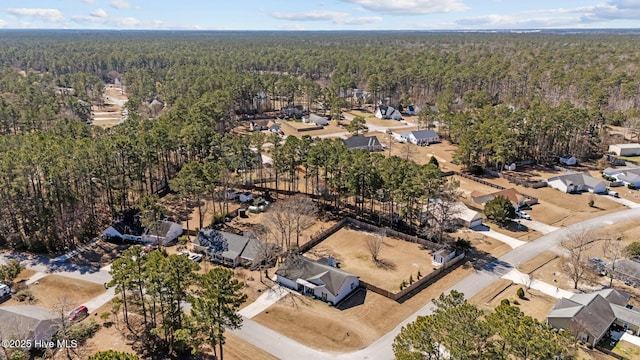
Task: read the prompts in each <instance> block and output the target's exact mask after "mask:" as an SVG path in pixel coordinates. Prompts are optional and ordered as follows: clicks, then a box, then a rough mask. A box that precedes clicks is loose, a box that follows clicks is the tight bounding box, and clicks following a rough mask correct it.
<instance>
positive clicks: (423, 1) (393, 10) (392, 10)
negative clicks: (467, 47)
mask: <svg viewBox="0 0 640 360" xmlns="http://www.w3.org/2000/svg"><path fill="white" fill-rule="evenodd" d="M341 1H343V2H348V3H352V4H358V5H360V6H362V7H363V8H365V9H367V10H370V11H374V12H377V13H381V14H389V15H425V14H434V13H448V12H455V11H464V10H468V9H469V7H468V6H466V5H465V4H464V3H463V2H462V1H461V0H392V1H389V0H341Z"/></svg>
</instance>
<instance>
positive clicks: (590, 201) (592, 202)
mask: <svg viewBox="0 0 640 360" xmlns="http://www.w3.org/2000/svg"><path fill="white" fill-rule="evenodd" d="M587 204H588V205H589V207H593V204H595V201H593V199H589V202H588V203H587Z"/></svg>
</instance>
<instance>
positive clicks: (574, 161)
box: [559, 155, 578, 166]
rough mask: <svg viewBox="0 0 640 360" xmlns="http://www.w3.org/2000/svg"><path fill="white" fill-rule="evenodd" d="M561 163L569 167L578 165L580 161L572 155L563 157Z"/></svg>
mask: <svg viewBox="0 0 640 360" xmlns="http://www.w3.org/2000/svg"><path fill="white" fill-rule="evenodd" d="M559 160H560V163H561V164H563V165H567V166H573V165H575V164H577V163H578V159H576V157H575V156H571V155H562V156H560V158H559Z"/></svg>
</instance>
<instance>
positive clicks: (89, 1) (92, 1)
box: [80, 0, 96, 4]
mask: <svg viewBox="0 0 640 360" xmlns="http://www.w3.org/2000/svg"><path fill="white" fill-rule="evenodd" d="M80 1H82V2H83V3H85V4H93V3H94V2H96V0H80Z"/></svg>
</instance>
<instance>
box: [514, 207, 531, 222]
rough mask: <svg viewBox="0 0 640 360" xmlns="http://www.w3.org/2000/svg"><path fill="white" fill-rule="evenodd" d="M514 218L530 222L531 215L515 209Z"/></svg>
mask: <svg viewBox="0 0 640 360" xmlns="http://www.w3.org/2000/svg"><path fill="white" fill-rule="evenodd" d="M516 216H517V217H519V218H520V219H525V220H531V215H529V214H527V213H526V212H524V211H522V210H520V209H516Z"/></svg>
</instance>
